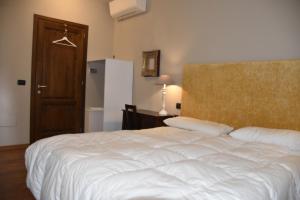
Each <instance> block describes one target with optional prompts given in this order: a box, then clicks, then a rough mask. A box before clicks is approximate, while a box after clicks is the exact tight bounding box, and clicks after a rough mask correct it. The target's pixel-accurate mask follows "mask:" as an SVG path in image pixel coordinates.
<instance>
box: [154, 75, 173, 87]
mask: <svg viewBox="0 0 300 200" xmlns="http://www.w3.org/2000/svg"><path fill="white" fill-rule="evenodd" d="M172 83H173V80H172V78H171V77H170V76H169V75H160V76H159V78H158V80H157V81H156V85H164V84H166V85H170V84H172Z"/></svg>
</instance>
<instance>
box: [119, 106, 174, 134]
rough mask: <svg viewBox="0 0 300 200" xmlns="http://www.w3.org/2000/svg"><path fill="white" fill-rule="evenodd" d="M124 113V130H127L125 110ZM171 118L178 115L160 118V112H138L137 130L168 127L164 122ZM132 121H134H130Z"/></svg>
mask: <svg viewBox="0 0 300 200" xmlns="http://www.w3.org/2000/svg"><path fill="white" fill-rule="evenodd" d="M122 111H123V123H122V129H123V130H124V129H126V125H125V122H124V119H125V117H126V114H125V110H122ZM170 117H176V115H166V116H160V115H159V114H158V112H155V111H150V110H137V112H136V120H137V127H138V128H137V129H146V128H155V127H160V126H166V124H165V123H164V122H163V121H164V120H165V119H167V118H170ZM129 120H132V119H129Z"/></svg>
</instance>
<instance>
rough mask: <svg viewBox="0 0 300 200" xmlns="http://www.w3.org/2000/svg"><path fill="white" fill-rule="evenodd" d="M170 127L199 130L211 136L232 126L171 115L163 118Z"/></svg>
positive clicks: (227, 131)
mask: <svg viewBox="0 0 300 200" xmlns="http://www.w3.org/2000/svg"><path fill="white" fill-rule="evenodd" d="M164 123H165V124H167V125H168V126H171V127H176V128H182V129H186V130H191V131H201V132H203V133H207V134H209V135H213V136H219V135H223V134H228V133H229V132H230V131H232V130H233V128H232V127H230V126H227V125H225V124H220V123H216V122H211V121H204V120H199V119H195V118H190V117H172V118H168V119H165V120H164Z"/></svg>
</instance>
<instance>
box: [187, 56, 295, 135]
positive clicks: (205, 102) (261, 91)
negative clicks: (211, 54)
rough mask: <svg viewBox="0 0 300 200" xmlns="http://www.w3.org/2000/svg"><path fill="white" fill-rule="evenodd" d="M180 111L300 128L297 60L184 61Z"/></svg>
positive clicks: (249, 123) (225, 120)
mask: <svg viewBox="0 0 300 200" xmlns="http://www.w3.org/2000/svg"><path fill="white" fill-rule="evenodd" d="M182 115H183V116H190V117H195V118H199V119H204V120H211V121H216V122H221V123H226V124H229V125H232V126H234V127H235V128H240V127H244V126H261V127H270V128H286V129H294V130H300V60H290V61H272V62H244V63H230V64H190V65H186V66H185V67H184V75H183V96H182Z"/></svg>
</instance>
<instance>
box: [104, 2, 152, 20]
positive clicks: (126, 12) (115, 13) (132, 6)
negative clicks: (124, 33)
mask: <svg viewBox="0 0 300 200" xmlns="http://www.w3.org/2000/svg"><path fill="white" fill-rule="evenodd" d="M146 8H147V0H113V1H110V2H109V9H110V15H111V16H112V17H113V18H117V19H118V20H123V19H126V18H128V17H132V16H134V15H137V14H140V13H143V12H146Z"/></svg>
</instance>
